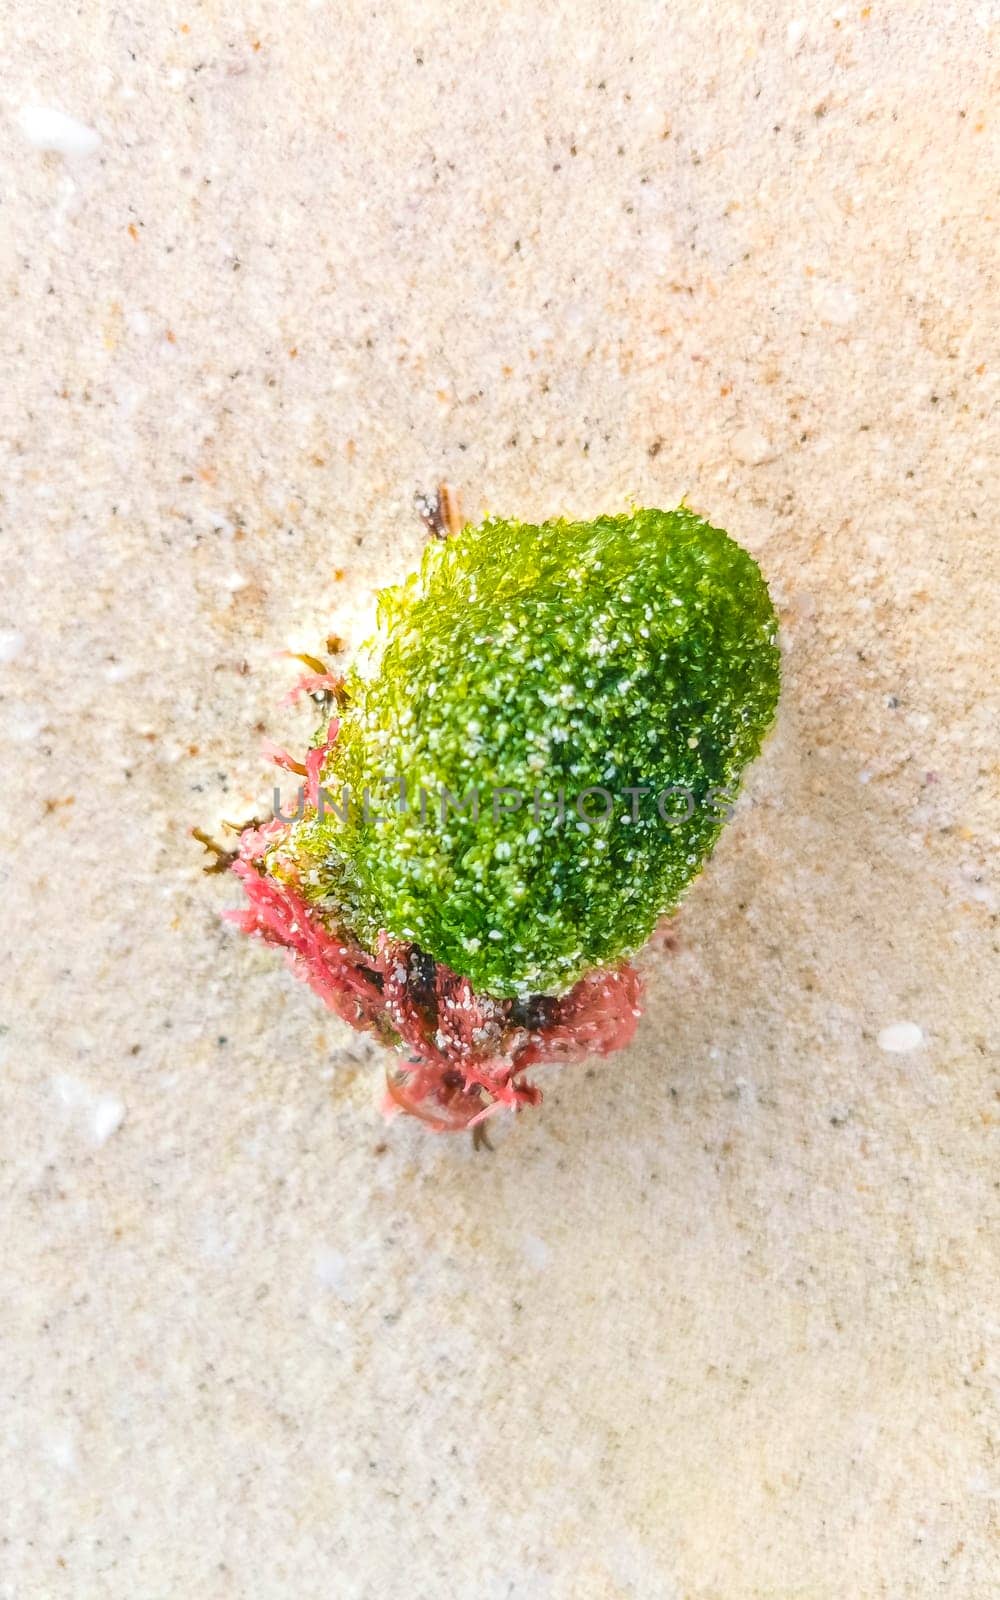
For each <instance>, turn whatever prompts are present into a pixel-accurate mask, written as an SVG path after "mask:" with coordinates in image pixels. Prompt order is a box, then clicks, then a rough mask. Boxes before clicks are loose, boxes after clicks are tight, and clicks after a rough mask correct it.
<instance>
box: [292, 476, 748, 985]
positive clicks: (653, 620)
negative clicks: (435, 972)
mask: <svg viewBox="0 0 1000 1600" xmlns="http://www.w3.org/2000/svg"><path fill="white" fill-rule="evenodd" d="M776 632H777V621H776V618H775V613H774V608H773V606H772V604H771V600H770V597H769V595H768V591H767V587H766V585H765V582H764V579H763V577H762V576H761V573H760V569H759V568H758V566H757V563H756V562H755V561H754V560H753V558H752V557H751V556H750V555H748V554H747V552H746V551H745V550H743V549H741V548H740V546H739V545H738V544H736V543H735V542H734V541H733V540H732V539H730V538H729V537H728V535H727V534H725V533H724V532H723V531H722V530H721V529H719V528H713V527H711V526H710V525H709V524H708V523H707V522H704V521H702V520H701V519H700V518H699V517H697V516H695V515H694V514H693V513H692V512H691V511H689V510H687V509H686V508H685V507H683V506H682V507H680V508H679V509H678V510H676V511H670V512H664V511H652V510H650V511H635V512H633V513H632V514H631V515H627V516H615V517H599V518H597V519H596V521H593V522H566V521H556V522H547V523H544V524H543V525H542V526H540V527H532V526H529V525H527V524H524V523H519V522H507V521H503V520H501V519H499V518H492V519H490V520H489V521H487V522H484V523H483V524H482V525H481V526H479V527H467V528H465V529H464V530H463V531H462V532H461V533H460V534H458V535H457V536H456V537H455V538H453V539H450V540H448V541H446V542H443V543H434V544H431V545H429V546H428V548H427V550H426V552H425V554H424V558H423V561H422V563H421V566H420V569H419V571H418V572H416V573H414V574H412V575H411V577H410V578H408V579H407V581H406V582H405V583H403V584H402V585H401V586H399V587H397V588H392V589H387V590H385V591H383V592H382V594H381V595H380V597H379V612H378V627H377V632H376V635H375V637H374V638H373V639H372V640H371V641H370V643H369V644H368V645H367V646H366V647H365V649H364V651H363V652H362V654H361V657H360V658H359V660H358V661H357V663H356V664H355V666H354V667H353V668H352V669H351V671H350V672H349V674H348V677H347V679H346V683H345V686H344V691H343V696H342V698H343V705H342V709H341V712H340V716H339V727H338V728H337V730H336V733H335V737H333V738H332V739H330V738H329V737H328V729H327V726H326V724H325V723H324V726H323V729H322V730H321V732H320V733H319V734H318V735H317V739H316V744H315V746H314V751H313V755H314V758H315V757H316V752H317V751H321V752H322V753H321V755H320V756H319V757H318V759H317V764H318V766H319V776H320V778H321V781H322V785H323V788H322V790H321V791H319V794H318V799H319V800H320V801H321V802H322V804H321V807H320V809H319V810H317V808H316V806H315V804H312V803H309V804H307V805H306V806H305V808H304V812H303V815H302V816H301V817H300V819H299V820H297V821H296V822H295V823H294V824H293V826H292V827H291V828H290V829H288V830H287V833H286V834H285V835H284V837H283V838H282V839H281V840H280V841H278V842H276V843H275V845H274V846H273V848H272V850H271V851H270V854H269V858H268V862H267V870H268V871H269V872H270V873H271V874H272V875H273V876H274V877H276V878H277V879H279V880H284V881H289V882H291V881H294V883H295V884H296V886H297V887H298V889H299V891H300V892H301V893H302V894H303V896H304V897H305V899H306V901H307V902H309V903H310V904H311V905H312V906H314V907H315V908H316V910H317V911H319V912H320V914H321V915H322V917H323V920H324V921H325V922H326V923H327V924H328V925H330V926H332V927H340V928H342V929H345V930H349V931H350V932H351V933H352V934H353V936H354V937H355V938H356V939H357V940H359V941H360V942H361V944H362V945H363V946H364V947H365V948H367V949H372V950H373V949H375V947H376V945H377V941H378V938H379V935H380V933H382V932H387V933H388V934H389V935H390V936H391V937H393V938H394V939H398V940H404V941H410V942H412V943H415V944H416V945H417V946H418V947H419V948H420V949H421V950H422V951H424V952H425V953H426V954H427V955H428V956H430V957H432V958H433V959H434V960H435V961H437V962H439V963H442V964H444V965H446V966H447V967H450V968H451V969H452V970H453V971H454V972H456V973H459V974H461V975H463V976H465V977H467V978H468V979H469V980H470V981H471V983H472V985H473V987H474V989H475V990H476V991H477V992H478V993H480V994H486V995H495V996H497V997H525V996H527V995H530V994H536V993H561V992H562V991H564V990H566V989H567V988H569V987H570V986H571V985H572V984H573V983H574V982H575V981H576V980H577V979H579V978H580V976H581V975H582V974H584V973H585V972H587V971H589V970H590V969H591V968H593V967H595V966H599V965H604V964H607V963H610V962H615V961H618V960H619V959H620V958H622V957H624V956H627V955H628V954H630V953H631V952H633V951H634V950H636V949H638V948H639V946H641V945H642V944H643V943H644V942H645V941H646V939H647V938H648V937H649V935H650V933H651V932H652V930H653V928H654V926H655V924H656V922H657V921H658V919H659V918H660V917H662V916H663V915H664V913H666V912H669V911H671V910H672V909H673V908H674V907H675V906H676V905H677V902H678V900H679V898H680V896H681V894H682V893H683V891H684V889H685V888H686V887H687V885H688V884H689V883H690V882H691V880H692V878H694V877H695V875H696V874H697V873H698V871H699V870H700V868H701V866H702V864H703V862H704V861H705V858H706V856H707V855H708V853H709V851H710V850H711V848H712V846H713V845H714V843H715V840H716V838H717V837H718V834H719V832H720V830H721V828H722V826H723V823H724V820H725V818H726V816H727V815H728V813H729V810H730V809H731V804H732V801H733V800H734V798H735V794H736V789H737V786H738V784H739V781H740V776H741V774H742V772H743V770H744V768H745V767H746V765H747V763H748V762H749V761H751V760H752V759H753V757H754V756H755V755H756V754H757V752H758V750H759V748H760V745H761V741H762V739H763V737H764V734H765V733H766V731H767V729H768V727H769V725H770V723H771V721H772V718H773V716H774V711H775V706H776V704H777V699H778V689H779V654H778V647H777V643H776ZM314 798H315V797H314Z"/></svg>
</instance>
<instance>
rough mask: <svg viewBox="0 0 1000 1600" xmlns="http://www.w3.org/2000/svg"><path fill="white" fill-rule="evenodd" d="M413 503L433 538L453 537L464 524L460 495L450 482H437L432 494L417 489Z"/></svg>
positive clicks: (459, 531)
mask: <svg viewBox="0 0 1000 1600" xmlns="http://www.w3.org/2000/svg"><path fill="white" fill-rule="evenodd" d="M413 503H414V505H415V506H416V508H417V515H418V516H419V517H420V520H421V522H422V523H423V525H424V527H425V528H426V529H427V531H428V533H429V534H430V535H431V537H432V538H434V539H449V538H454V536H455V534H456V533H461V531H462V529H463V527H464V526H465V518H464V517H463V516H462V500H461V496H460V495H459V492H458V490H457V489H456V488H454V487H453V486H452V485H451V484H450V483H439V484H438V486H437V489H436V490H435V491H434V493H433V494H432V495H431V494H425V493H424V492H423V491H422V490H420V489H418V490H417V492H416V494H415V495H414V496H413Z"/></svg>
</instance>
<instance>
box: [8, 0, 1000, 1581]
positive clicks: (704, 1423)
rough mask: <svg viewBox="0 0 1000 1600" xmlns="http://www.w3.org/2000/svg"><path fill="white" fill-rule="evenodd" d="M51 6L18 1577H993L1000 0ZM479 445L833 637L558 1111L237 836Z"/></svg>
mask: <svg viewBox="0 0 1000 1600" xmlns="http://www.w3.org/2000/svg"><path fill="white" fill-rule="evenodd" d="M0 17H2V20H3V23H4V24H5V39H6V43H5V49H4V74H3V83H2V87H0V150H2V161H3V169H4V171H3V184H2V192H3V205H2V209H0V269H2V283H3V289H4V302H3V304H4V314H3V322H2V354H3V368H2V370H3V373H4V385H3V388H2V390H0V450H2V470H0V492H2V525H3V538H4V545H3V579H2V593H0V657H2V661H0V694H2V703H0V719H2V732H3V737H4V755H5V760H4V765H3V771H4V782H5V787H6V794H5V802H6V804H5V814H6V816H7V819H8V820H7V825H6V829H5V842H6V844H7V846H8V851H7V853H6V855H5V860H4V864H3V878H2V895H3V909H4V914H5V927H6V930H7V936H6V939H5V942H4V955H3V974H4V996H3V1009H2V1012H0V1020H2V1022H3V1025H4V1029H5V1031H4V1034H3V1037H2V1039H0V1055H2V1060H3V1074H4V1077H3V1081H4V1120H3V1133H2V1140H3V1149H2V1160H3V1165H2V1168H0V1170H2V1172H3V1177H4V1197H5V1204H4V1239H5V1245H4V1250H3V1256H2V1271H3V1283H2V1284H0V1369H2V1371H0V1376H2V1394H3V1434H4V1449H3V1456H4V1465H3V1467H2V1469H0V1505H2V1506H3V1508H4V1509H3V1517H2V1519H0V1600H62V1597H64V1596H72V1597H74V1600H98V1597H113V1600H182V1597H183V1600H228V1597H235V1596H247V1597H248V1600H271V1597H276V1600H277V1597H280V1600H312V1597H313V1596H317V1597H318V1596H323V1597H324V1600H327V1597H330V1596H334V1597H338V1600H340V1597H345V1600H369V1597H370V1600H452V1597H460V1600H505V1597H507V1596H515V1597H518V1600H521V1597H527V1600H612V1597H614V1600H618V1597H626V1596H627V1597H640V1600H758V1597H759V1600H765V1597H766V1600H869V1597H885V1600H908V1597H920V1600H923V1597H927V1600H930V1597H932V1596H933V1597H938V1596H948V1597H952V1596H953V1597H954V1600H979V1597H991V1600H992V1597H993V1596H995V1594H996V1591H997V1578H996V1574H997V1570H998V1548H997V1547H998V1529H1000V1516H998V1505H997V1496H998V1492H1000V1460H998V1455H997V1428H998V1415H997V1404H996V1402H997V1355H996V1350H997V1322H998V1292H997V1285H998V1270H997V1269H998V1247H997V1238H998V1232H997V1226H998V1221H1000V1216H998V1210H1000V1207H998V1198H997V1194H998V1187H997V1186H998V1174H1000V1149H998V1129H1000V1098H998V1092H1000V1077H998V1070H997V1052H998V1040H1000V1032H998V1016H997V1005H996V999H997V990H998V982H997V960H996V955H997V934H996V915H997V909H998V900H997V890H996V876H995V862H996V846H997V840H998V833H1000V817H998V806H997V773H998V767H997V751H996V729H997V723H998V704H997V693H996V676H997V672H996V669H997V661H998V648H997V646H998V623H997V594H998V588H1000V571H998V568H1000V559H998V554H997V551H998V540H997V537H996V526H995V514H996V505H997V499H998V483H997V453H996V431H995V429H996V420H995V419H996V406H997V372H998V353H997V346H996V338H995V334H996V328H997V324H998V305H997V298H996V295H995V292H993V291H994V290H995V284H996V277H995V271H996V240H997V215H998V208H997V199H996V193H995V174H996V171H997V155H998V152H997V137H996V133H997V110H996V101H995V97H994V98H993V99H992V100H991V98H990V96H991V85H993V86H994V88H995V77H994V76H993V68H992V67H991V65H990V60H989V53H990V51H991V50H992V52H993V53H994V56H995V52H996V49H997V44H998V33H1000V22H998V18H997V14H996V11H995V8H994V7H992V6H991V5H989V4H983V5H978V4H976V3H975V0H970V3H969V4H968V5H965V6H958V5H942V4H930V3H927V4H921V3H913V4H909V3H905V0H890V3H879V0H873V3H872V4H871V5H870V6H864V7H862V6H861V5H859V4H856V5H854V6H837V7H831V6H829V5H825V4H820V5H816V6H809V7H806V6H804V5H800V6H798V7H797V8H789V7H786V6H783V5H780V4H777V3H774V0H763V3H762V4H761V5H758V6H757V7H756V8H755V9H754V10H752V11H751V10H749V9H746V8H744V7H737V6H734V5H730V4H726V3H722V0H720V3H719V4H717V5H714V6H708V5H702V6H694V5H691V6H680V5H678V6H674V7H671V8H667V7H665V6H662V5H660V4H653V3H651V0H618V3H610V0H577V3H575V4H570V3H569V0H562V3H554V4H549V5H542V4H540V3H539V4H534V3H529V0H507V3H502V0H477V3H476V4H467V3H459V4H457V5H446V4H444V0H441V3H430V0H425V3H419V4H418V3H413V4H403V3H402V0H397V3H394V4H391V3H385V0H366V3H364V4H361V3H358V4H347V5H340V4H334V3H332V0H330V3H329V4H301V3H298V0H289V3H288V4H287V5H282V6H277V5H275V6H273V7H265V6H262V5H260V6H254V7H250V6H240V5H239V4H236V5H226V6H223V5H221V4H219V3H218V0H200V3H199V0H191V3H190V4H183V5H177V4H174V3H173V0H166V3H165V4H159V3H157V4H153V3H151V0H134V3H133V4H131V5H129V6H124V7H123V6H80V7H77V6H69V5H66V4H65V3H64V0H40V3H37V4H33V5H30V6H29V5H28V4H27V0H21V3H19V4H18V3H12V0H6V3H3V4H0ZM26 108H36V110H37V108H41V109H42V110H43V111H48V112H58V113H60V114H61V115H62V116H63V117H68V118H72V119H74V121H73V122H72V123H71V124H63V123H60V122H58V119H57V121H56V123H53V122H52V121H51V119H50V120H49V121H48V122H46V123H44V125H43V124H42V123H40V122H39V120H38V117H37V115H36V116H35V117H34V120H32V119H31V118H29V120H28V122H27V123H26V122H25V117H24V113H25V110H26ZM80 130H82V132H81V131H80ZM88 132H91V133H92V134H93V136H94V137H93V138H88V137H85V135H87V133H88ZM98 140H99V142H96V141H98ZM60 152H62V153H60ZM991 274H992V278H991ZM991 418H992V421H991ZM440 476H445V477H447V478H449V479H451V480H452V481H453V482H456V483H459V484H461V486H462V488H463V491H464V496H465V504H466V507H467V509H468V510H469V511H470V512H471V513H472V514H474V515H478V513H479V512H480V511H481V510H483V509H486V508H490V509H493V510H496V511H499V512H504V513H508V514H510V515H515V516H520V517H525V518H531V519H539V518H542V517H544V516H546V515H549V514H554V513H560V512H566V513H573V514H576V515H579V516H587V515H590V514H593V513H596V512H598V511H601V510H618V509H621V508H624V507H625V506H627V505H628V503H629V501H630V500H631V499H633V498H634V499H635V500H636V501H638V502H639V503H643V504H653V505H662V506H670V505H672V504H674V503H676V502H677V500H678V499H679V498H680V497H681V495H684V494H686V495H687V496H688V499H689V502H690V503H691V505H692V506H693V507H694V508H695V509H697V510H699V511H701V512H703V513H705V514H706V515H709V516H711V517H712V519H713V520H715V521H717V522H719V523H721V524H722V525H724V526H725V527H727V528H729V529H730V530H731V531H732V532H733V533H734V534H735V535H736V536H737V537H739V538H740V539H741V540H742V541H743V542H744V543H745V544H746V545H747V546H748V547H749V548H750V549H751V550H752V551H753V552H754V553H755V554H756V555H757V556H758V557H759V559H760V560H761V562H762V564H763V566H764V568H765V571H766V573H767V575H768V578H769V581H770V582H771V585H772V588H773V592H774V594H775V597H776V600H777V601H778V603H779V605H780V609H781V614H782V621H783V629H784V642H785V647H786V681H785V691H784V699H783V703H782V710H781V716H780V723H779V727H778V730H777V732H776V733H775V735H774V737H773V739H772V740H771V742H770V743H769V745H768V747H767V750H766V753H765V755H764V757H763V758H762V760H761V762H760V763H759V765H758V767H757V768H756V770H755V772H754V774H753V778H752V781H751V783H750V786H749V789H748V792H747V794H746V797H745V799H744V801H743V803H742V804H741V807H740V811H739V814H738V816H737V818H736V820H735V821H734V822H733V824H732V825H731V828H730V829H729V831H728V834H727V836H726V837H725V839H724V841H723V843H722V845H721V846H720V848H719V851H718V853H717V856H716V859H715V860H714V862H713V863H712V865H711V867H710V869H709V871H708V872H707V873H706V874H705V876H704V877H703V878H702V880H701V881H700V882H699V884H698V885H697V886H696V888H695V890H694V891H693V892H692V894H691V896H690V898H689V900H688V902H687V905H686V907H685V911H684V914H683V922H682V948H681V950H680V951H679V952H678V953H677V954H676V955H674V956H668V955H667V954H664V953H661V954H660V955H658V956H656V957H654V958H653V959H651V961H650V978H649V1002H648V1009H647V1014H646V1017H645V1019H644V1021H643V1023H642V1024H641V1027H640V1032H639V1036H638V1039H637V1042H636V1044H635V1046H634V1047H633V1048H632V1049H631V1050H630V1051H629V1052H628V1053H627V1054H626V1055H625V1056H623V1057H621V1058H620V1059H618V1060H616V1061H614V1062H613V1063H607V1064H604V1065H596V1066H595V1068H594V1070H590V1069H589V1068H578V1069H576V1070H567V1071H566V1072H565V1074H564V1075H563V1076H562V1077H561V1078H552V1077H550V1078H548V1079H547V1080H546V1090H547V1095H546V1103H545V1105H544V1107H543V1108H542V1109H541V1111H539V1112H536V1113H533V1114H531V1115H529V1116H526V1117H524V1118H523V1119H522V1120H521V1121H520V1122H519V1123H517V1124H516V1125H512V1126H510V1127H509V1128H508V1129H506V1130H500V1132H499V1134H498V1136H497V1144H498V1149H497V1151H496V1153H495V1154H494V1155H493V1156H492V1157H490V1156H488V1155H481V1156H477V1155H475V1154H474V1153H473V1151H472V1150H471V1148H470V1147H469V1143H468V1141H467V1140H465V1139H463V1140H461V1141H460V1142H457V1143H456V1142H451V1143H449V1142H446V1141H442V1140H436V1139H434V1138H433V1137H430V1136H428V1135H427V1134H425V1133H424V1132H423V1131H422V1130H421V1129H420V1128H418V1127H417V1126H415V1125H406V1124H404V1123H396V1124H393V1125H392V1126H391V1127H389V1128H388V1129H386V1128H385V1126H384V1125H383V1124H382V1122H381V1120H380V1117H379V1113H378V1109H377V1102H378V1096H379V1077H380V1065H379V1062H378V1060H377V1059H376V1054H375V1053H374V1052H373V1050H372V1049H371V1048H370V1047H369V1046H368V1045H367V1044H366V1043H364V1042H363V1041H360V1040H359V1039H358V1038H357V1037H355V1036H353V1035H349V1034H348V1033H347V1031H346V1030H345V1029H343V1028H342V1027H340V1025H339V1024H337V1023H336V1022H335V1021H334V1020H332V1019H331V1018H330V1016H329V1015H327V1014H326V1013H324V1012H323V1010H322V1009H321V1007H320V1006H319V1004H318V1002H317V1001H316V1000H315V999H314V998H313V997H312V996H311V995H310V993H309V992H308V991H307V989H306V988H305V987H304V986H299V985H297V984H295V983H294V981H293V980H292V979H291V978H290V977H289V976H288V975H287V973H286V972H285V970H284V968H283V965H282V962H281V960H280V959H279V958H278V957H277V956H276V955H275V954H273V953H271V952H268V951H265V950H262V949H258V948H254V947H252V946H251V945H249V944H248V943H247V942H245V941H242V940H240V939H238V938H237V937H235V936H234V935H233V934H232V933H231V932H227V931H226V930H225V929H224V928H223V926H222V925H221V923H220V921H219V912H220V911H221V910H222V909H223V908H224V907H225V906H227V905H232V904H235V903H236V901H237V898H238V895H237V888H236V885H235V883H233V882H230V881H229V880H227V879H225V878H220V877H215V878H210V877H204V876H203V875H202V874H201V864H202V858H201V856H200V854H199V852H198V850H197V848H196V847H195V846H194V845H193V844H192V841H191V840H190V837H189V829H190V828H191V826H192V825H193V824H198V825H200V826H202V827H205V828H208V829H209V830H214V829H218V828H219V827H220V826H221V822H222V819H227V818H228V819H231V820H237V821H238V820H243V819H246V818H247V817H249V816H250V815H252V814H253V812H254V810H255V808H257V807H258V806H260V805H262V804H266V802H267V799H268V797H269V793H270V787H271V783H272V779H271V777H270V775H269V773H268V771H267V769H266V768H265V766H264V765H263V763H262V761H261V759H260V757H259V753H258V752H259V746H260V742H261V738H262V734H263V732H264V731H265V729H266V732H267V734H268V735H270V736H271V737H274V738H276V739H279V740H287V741H289V742H292V743H298V744H301V743H302V742H303V740H304V739H305V737H306V731H307V729H308V726H309V714H308V710H307V709H306V708H300V709H298V710H291V709H287V708H286V709H284V710H282V709H280V708H279V705H278V702H279V701H280V698H281V696H282V694H283V693H284V692H285V691H286V690H287V688H288V687H289V684H290V681H291V670H290V668H289V665H288V663H287V662H282V661H278V660H275V658H274V653H275V652H276V651H278V650H280V649H283V648H285V647H288V646H292V647H296V648H307V649H312V650H316V649H317V648H320V649H322V645H323V640H324V639H325V637H326V635H327V633H328V632H331V631H332V632H336V633H339V634H343V635H345V636H346V637H349V638H350V639H352V640H354V641H356V640H357V639H358V638H359V637H360V636H361V634H362V633H363V630H364V626H365V616H366V612H367V608H368V607H369V605H370V597H371V593H372V590H373V587H374V586H375V585H377V584H378V583H381V582H384V581H388V580H390V579H392V578H396V577H399V576H401V575H402V574H403V573H405V571H406V570H407V569H408V568H409V567H410V566H411V565H412V563H413V562H414V560H415V559H416V557H417V554H418V552H419V549H420V546H421V542H422V538H423V532H422V529H421V527H420V524H419V522H418V520H417V519H416V517H415V516H414V515H413V513H412V509H411V507H412V497H413V494H414V491H415V490H417V489H425V490H426V489H430V488H432V487H433V485H434V484H435V482H436V481H437V479H438V478H439V477H440ZM901 1024H905V1025H906V1026H907V1027H910V1026H912V1027H914V1028H916V1029H918V1030H919V1032H920V1042H919V1044H917V1045H916V1046H915V1047H914V1048H912V1049H907V1050H905V1051H903V1052H902V1053H899V1049H898V1044H899V1040H900V1038H901V1037H902V1038H903V1039H904V1042H905V1040H906V1039H907V1038H912V1037H913V1035H910V1034H904V1035H902V1036H901V1035H899V1033H898V1032H895V1033H894V1032H893V1031H892V1030H894V1029H898V1027H899V1026H900V1025H901ZM886 1030H889V1031H888V1034H887V1033H886ZM887 1038H888V1039H889V1040H890V1043H889V1044H888V1045H887V1043H886V1040H887ZM893 1041H894V1042H893ZM880 1044H881V1048H880ZM68 1082H70V1083H72V1084H74V1085H76V1086H77V1088H76V1089H74V1090H73V1092H72V1093H71V1094H70V1095H69V1100H68V1101H67V1097H66V1093H65V1092H64V1091H65V1088H66V1084H67V1083H68ZM60 1085H62V1091H63V1092H61V1091H60Z"/></svg>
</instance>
